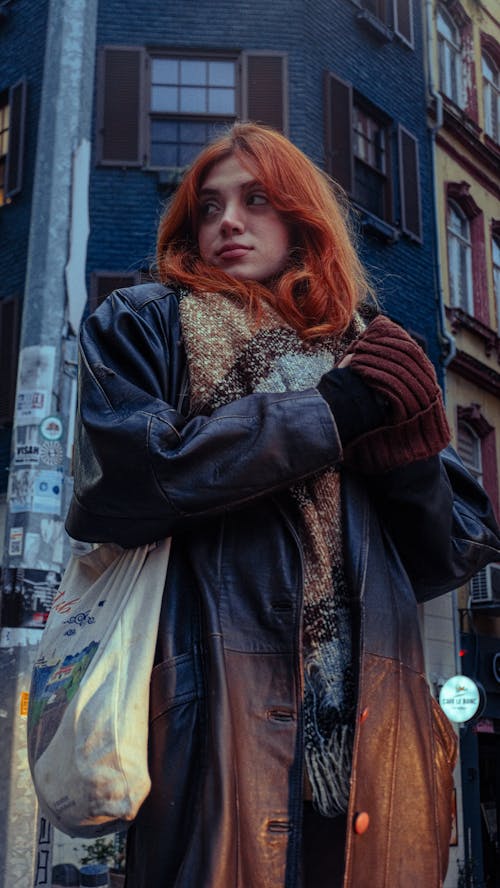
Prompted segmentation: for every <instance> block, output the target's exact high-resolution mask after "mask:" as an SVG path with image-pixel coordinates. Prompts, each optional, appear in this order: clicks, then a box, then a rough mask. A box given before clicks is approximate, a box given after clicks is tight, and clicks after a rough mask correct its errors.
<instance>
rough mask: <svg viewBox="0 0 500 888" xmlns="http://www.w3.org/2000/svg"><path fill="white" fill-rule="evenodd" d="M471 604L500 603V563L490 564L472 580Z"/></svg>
mask: <svg viewBox="0 0 500 888" xmlns="http://www.w3.org/2000/svg"><path fill="white" fill-rule="evenodd" d="M470 601H471V604H472V605H473V606H474V605H481V604H500V564H488V565H487V566H486V567H483V569H482V570H480V571H479V573H477V574H476V575H475V576H473V577H472V579H471V581H470Z"/></svg>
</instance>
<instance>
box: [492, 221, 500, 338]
mask: <svg viewBox="0 0 500 888" xmlns="http://www.w3.org/2000/svg"><path fill="white" fill-rule="evenodd" d="M491 252H492V258H493V291H494V293H495V301H496V306H497V328H500V235H499V236H498V237H497V236H496V235H494V236H493V238H492V241H491Z"/></svg>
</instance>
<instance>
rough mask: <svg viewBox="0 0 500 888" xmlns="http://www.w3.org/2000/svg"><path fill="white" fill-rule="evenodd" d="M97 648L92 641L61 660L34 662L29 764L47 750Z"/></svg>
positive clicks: (43, 659) (97, 645)
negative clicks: (30, 759) (30, 758)
mask: <svg viewBox="0 0 500 888" xmlns="http://www.w3.org/2000/svg"><path fill="white" fill-rule="evenodd" d="M98 648H99V642H97V641H91V642H90V644H88V645H87V646H86V647H84V648H83V650H81V651H78V652H76V653H75V654H71V655H68V656H66V657H65V658H64V659H63V660H62V661H61V660H56V661H54V662H53V663H49V662H47V660H46V659H45V658H44V657H42V658H40V659H39V660H37V662H36V663H35V665H34V668H33V676H32V687H31V701H30V702H31V706H30V728H29V741H30V755H31V757H32V761H37V759H39V758H40V756H41V755H42V754H43V753H44V752H45V750H46V749H47V746H48V745H49V743H50V741H51V740H52V738H53V736H54V734H55V732H56V731H57V728H58V727H59V725H60V723H61V719H62V717H63V714H64V710H65V709H66V708H67V707H68V706H69V704H70V703H71V700H72V699H73V697H74V696H75V694H76V692H77V690H78V687H79V685H80V682H81V681H82V679H83V677H84V675H85V673H86V671H87V669H88V667H89V665H90V663H91V661H92V659H93V657H94V656H95V654H96V652H97V650H98Z"/></svg>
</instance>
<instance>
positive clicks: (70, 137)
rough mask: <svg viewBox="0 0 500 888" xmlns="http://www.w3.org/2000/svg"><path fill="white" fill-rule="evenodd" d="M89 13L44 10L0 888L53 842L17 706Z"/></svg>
mask: <svg viewBox="0 0 500 888" xmlns="http://www.w3.org/2000/svg"><path fill="white" fill-rule="evenodd" d="M33 2H34V3H36V2H37V0H33ZM97 5H98V0H49V14H48V23H47V32H46V44H45V62H44V73H43V85H42V99H41V107H40V117H39V128H38V141H37V157H36V167H35V178H34V187H33V195H32V207H31V224H30V236H29V247H28V263H27V272H26V281H25V292H24V303H23V319H22V328H21V343H20V355H19V371H18V381H17V392H16V410H15V416H14V428H13V435H12V457H11V464H10V473H9V490H8V500H7V507H8V511H7V524H6V541H5V562H4V571H3V575H4V577H5V581H4V589H3V608H2V627H1V630H0V670H1V674H2V701H1V704H0V716H1V718H0V797H1V798H2V806H1V807H2V810H1V813H0V888H11V886H13V885H19V886H21V885H22V886H26V888H28V886H31V885H35V886H42V885H47V886H50V885H51V850H52V836H51V833H52V830H51V827H50V826H49V824H48V823H46V822H45V821H44V820H43V818H39V817H38V814H37V808H36V802H35V797H34V794H33V789H32V786H31V780H30V777H29V771H28V765H27V750H26V704H27V692H28V690H29V680H30V673H31V668H32V665H33V662H34V659H35V652H36V647H37V642H38V639H39V637H40V629H41V628H42V626H43V623H44V619H45V616H46V613H47V611H48V608H49V606H50V602H51V599H52V596H53V593H54V589H55V587H56V585H57V583H58V579H59V576H60V575H61V573H62V571H63V568H64V564H65V561H66V558H67V541H66V539H65V536H64V515H65V512H66V507H67V504H68V501H69V497H70V494H71V475H70V472H71V448H72V437H73V433H72V427H73V417H74V408H75V398H76V365H75V354H76V333H77V331H78V327H79V324H80V320H81V315H82V312H83V308H84V305H85V300H86V287H85V257H86V246H87V237H88V206H87V195H88V181H89V172H90V139H91V120H92V97H93V85H94V68H95V42H96V21H97ZM28 90H29V84H28ZM28 101H29V92H28Z"/></svg>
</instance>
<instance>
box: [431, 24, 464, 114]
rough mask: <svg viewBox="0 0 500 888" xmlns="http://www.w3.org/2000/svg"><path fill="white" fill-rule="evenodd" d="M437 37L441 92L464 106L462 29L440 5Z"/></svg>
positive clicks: (460, 105)
mask: <svg viewBox="0 0 500 888" xmlns="http://www.w3.org/2000/svg"><path fill="white" fill-rule="evenodd" d="M437 37H438V60H439V85H440V89H441V92H442V93H444V95H445V96H447V97H448V98H449V99H451V100H452V101H453V102H455V104H456V105H458V106H459V107H462V106H463V95H462V82H461V80H462V45H461V37H460V31H459V28H458V26H457V25H456V23H455V22H454V21H453V19H452V18H451V16H450V15H449V13H448V12H446V10H445V9H443V8H442V7H438V12H437Z"/></svg>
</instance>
